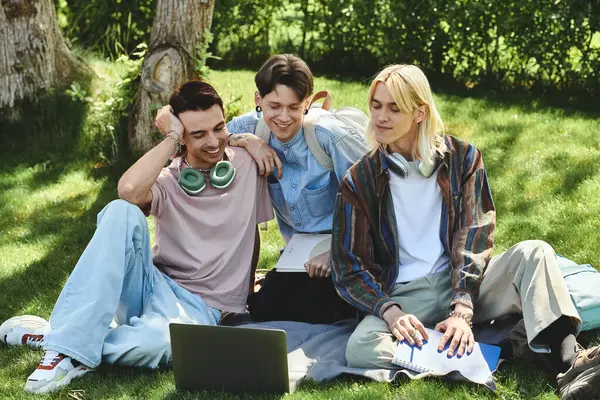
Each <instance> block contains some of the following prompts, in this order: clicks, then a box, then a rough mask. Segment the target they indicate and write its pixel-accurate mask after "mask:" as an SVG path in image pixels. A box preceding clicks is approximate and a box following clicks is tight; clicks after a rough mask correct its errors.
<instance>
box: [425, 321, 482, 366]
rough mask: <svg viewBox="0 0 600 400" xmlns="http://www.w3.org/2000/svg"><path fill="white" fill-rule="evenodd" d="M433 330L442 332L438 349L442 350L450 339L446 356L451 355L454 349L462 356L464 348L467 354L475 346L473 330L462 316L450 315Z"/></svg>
mask: <svg viewBox="0 0 600 400" xmlns="http://www.w3.org/2000/svg"><path fill="white" fill-rule="evenodd" d="M435 330H436V331H440V332H444V336H442V340H441V341H440V344H439V345H438V351H443V350H444V348H445V347H446V343H448V341H450V347H448V357H452V356H453V355H454V353H455V351H456V354H457V355H458V356H459V357H462V356H463V355H464V354H465V350H466V351H467V353H468V354H471V352H472V351H473V348H474V347H475V337H474V336H473V331H472V330H471V327H470V326H469V324H468V323H467V321H465V320H464V319H462V318H457V317H450V318H448V319H446V320H444V321H442V322H440V323H439V324H437V325H436V326H435ZM457 348H458V350H457Z"/></svg>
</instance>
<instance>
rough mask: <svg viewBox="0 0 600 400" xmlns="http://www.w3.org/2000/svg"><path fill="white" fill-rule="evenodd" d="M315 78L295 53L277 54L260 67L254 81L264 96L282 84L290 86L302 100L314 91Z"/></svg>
mask: <svg viewBox="0 0 600 400" xmlns="http://www.w3.org/2000/svg"><path fill="white" fill-rule="evenodd" d="M313 78H314V77H313V74H312V72H311V71H310V68H309V67H308V65H307V64H306V62H304V60H302V59H301V58H300V57H298V56H295V55H293V54H277V55H274V56H272V57H271V58H269V59H268V60H267V61H266V62H265V63H264V64H263V65H262V67H260V69H259V70H258V72H257V73H256V76H255V77H254V82H255V83H256V88H257V89H258V92H259V93H260V95H261V96H262V97H264V96H266V95H267V94H269V93H271V92H272V91H273V90H274V89H275V86H276V85H277V84H280V85H285V86H287V87H289V88H290V89H292V90H293V91H294V93H296V96H298V98H299V99H300V100H304V99H306V98H307V97H308V96H310V95H311V94H312V93H313V90H314V82H313Z"/></svg>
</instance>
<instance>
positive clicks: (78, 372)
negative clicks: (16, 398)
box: [25, 366, 91, 394]
mask: <svg viewBox="0 0 600 400" xmlns="http://www.w3.org/2000/svg"><path fill="white" fill-rule="evenodd" d="M90 371H91V369H90V368H87V367H81V366H79V367H77V368H75V369H73V370H71V371H69V372H68V373H67V375H65V377H64V378H63V379H61V380H60V381H54V382H50V383H48V384H47V385H46V386H43V387H41V388H39V389H32V388H28V387H27V383H25V391H26V392H28V393H36V394H44V393H50V392H54V391H56V390H59V389H62V388H63V387H65V386H67V385H68V384H70V383H71V381H72V380H73V379H75V378H79V377H80V376H82V375H85V374H87V373H88V372H90Z"/></svg>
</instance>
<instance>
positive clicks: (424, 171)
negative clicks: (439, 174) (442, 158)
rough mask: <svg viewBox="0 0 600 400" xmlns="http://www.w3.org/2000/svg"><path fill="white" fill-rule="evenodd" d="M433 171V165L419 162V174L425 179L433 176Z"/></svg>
mask: <svg viewBox="0 0 600 400" xmlns="http://www.w3.org/2000/svg"><path fill="white" fill-rule="evenodd" d="M433 171H435V164H432V163H428V162H424V161H419V172H420V173H421V175H423V176H424V177H425V178H429V177H430V176H431V175H433Z"/></svg>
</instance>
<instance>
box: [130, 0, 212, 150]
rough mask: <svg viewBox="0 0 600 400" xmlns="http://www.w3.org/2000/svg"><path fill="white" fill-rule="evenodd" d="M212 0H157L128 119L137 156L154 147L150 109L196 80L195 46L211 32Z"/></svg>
mask: <svg viewBox="0 0 600 400" xmlns="http://www.w3.org/2000/svg"><path fill="white" fill-rule="evenodd" d="M214 7H215V0H189V1H181V0H158V1H157V4H156V13H155V16H154V21H153V22H152V32H151V34H150V43H149V45H148V53H147V54H146V58H145V59H144V63H143V65H142V76H141V83H140V88H139V90H138V93H137V95H136V99H135V103H134V106H133V111H132V114H131V116H130V119H129V145H130V147H131V150H132V152H133V154H136V155H139V154H142V153H144V152H146V151H148V150H149V149H150V148H152V147H153V146H154V145H155V144H156V140H157V137H156V135H153V133H155V132H156V128H155V126H154V115H153V112H152V108H154V109H156V107H158V106H162V105H164V104H167V103H168V101H169V96H170V95H171V93H172V92H173V90H175V89H176V88H177V87H179V86H180V85H181V84H182V83H183V82H185V81H187V80H190V79H196V78H198V74H197V72H196V71H195V70H194V66H193V64H194V60H193V56H195V54H196V49H195V46H196V44H197V43H199V42H200V41H201V40H202V37H203V35H204V31H205V30H207V29H208V30H210V26H211V24H212V15H213V10H214ZM151 106H154V107H151Z"/></svg>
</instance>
